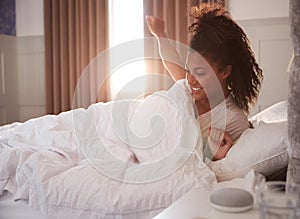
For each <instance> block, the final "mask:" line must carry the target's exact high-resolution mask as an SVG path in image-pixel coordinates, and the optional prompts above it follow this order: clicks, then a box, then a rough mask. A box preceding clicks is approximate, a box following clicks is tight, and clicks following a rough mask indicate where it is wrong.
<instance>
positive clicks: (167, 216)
mask: <svg viewBox="0 0 300 219" xmlns="http://www.w3.org/2000/svg"><path fill="white" fill-rule="evenodd" d="M210 194H211V192H210V191H205V190H200V189H194V190H191V191H190V192H188V193H187V194H186V195H184V196H183V197H181V198H180V199H179V200H178V201H176V202H175V203H173V204H172V205H171V206H169V207H168V208H167V209H165V210H164V211H162V212H161V213H160V214H158V215H157V216H156V217H155V219H256V218H257V219H258V218H259V216H258V210H257V206H256V204H254V205H253V207H252V208H251V209H250V210H248V211H245V212H241V213H227V212H222V211H218V210H216V209H214V208H213V207H212V206H211V205H210V202H209V200H210Z"/></svg>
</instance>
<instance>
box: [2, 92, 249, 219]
mask: <svg viewBox="0 0 300 219" xmlns="http://www.w3.org/2000/svg"><path fill="white" fill-rule="evenodd" d="M178 93H179V92H173V94H172V93H171V96H168V95H169V93H168V94H165V93H164V94H163V95H162V98H158V99H155V101H156V100H157V101H162V100H169V99H168V98H169V97H170V98H173V96H174V95H177V94H178ZM172 95H173V96H172ZM180 98H182V99H180ZM189 98H190V97H189ZM150 100H151V99H150ZM152 100H153V99H152ZM173 100H174V101H173V102H172V101H169V102H168V101H167V102H164V101H163V102H164V103H166V104H165V105H164V103H162V104H158V102H155V103H157V104H155V103H153V105H155V106H156V107H155V108H153V111H152V108H151V107H149V108H147V109H150V110H148V111H145V114H144V111H143V112H142V113H143V116H148V117H149V116H150V118H152V117H153V115H157V113H160V114H162V118H169V117H170V115H175V116H176V112H173V111H174V110H175V111H176V109H179V112H181V114H180V115H178V116H176V119H178V120H177V121H178V126H175V125H174V124H172V125H171V128H170V129H169V128H168V127H167V128H166V130H167V132H171V131H174V132H173V134H172V133H169V135H167V136H171V137H172V138H170V137H167V138H164V139H162V140H161V141H159V142H160V144H158V149H157V150H153V151H152V152H151V154H153V155H155V156H154V157H155V158H157V157H158V156H159V155H161V154H163V153H162V152H163V151H162V149H164V148H165V147H166V145H169V146H173V145H180V146H179V147H176V150H177V149H178V148H180V149H181V150H179V151H177V152H178V153H177V154H175V155H176V156H175V158H177V160H171V161H173V162H174V161H176V162H177V161H178V162H181V161H182V160H181V159H183V158H182V156H181V155H182V154H183V153H186V154H188V155H189V158H188V160H185V162H184V163H182V165H181V166H180V165H179V166H180V167H179V166H178V168H177V169H176V170H174V171H173V172H172V173H171V172H169V169H167V168H166V166H167V164H168V162H165V164H166V165H157V166H155V167H154V168H152V169H150V168H148V169H147V170H149V171H144V172H143V169H137V168H135V166H134V165H132V166H133V168H132V169H133V170H134V171H133V172H129V171H128V170H131V169H130V168H131V167H132V166H129V168H128V167H126V168H125V169H122V166H121V168H120V166H118V165H117V163H115V162H111V161H110V160H109V159H107V160H106V163H105V164H107V165H108V166H107V167H109V168H108V169H109V170H113V171H114V172H110V173H111V174H114V173H115V172H116V173H117V175H118V174H120V175H121V176H124V179H127V178H126V177H127V176H128V175H129V176H131V177H137V176H140V175H142V176H145V177H147V176H152V175H153V176H155V174H156V172H155V171H158V172H159V171H161V170H165V169H166V171H167V172H168V173H170V174H169V175H168V176H164V177H162V178H159V180H158V178H157V180H156V181H153V182H149V181H147V179H148V178H146V181H143V182H141V181H138V180H137V182H139V183H133V184H130V183H129V184H128V183H124V181H125V182H126V180H124V181H118V180H114V179H113V177H107V175H105V174H101V173H102V172H101V173H100V172H99V171H97V170H96V169H95V168H94V167H93V166H92V165H90V163H89V162H88V160H87V159H86V157H84V156H83V155H82V154H81V153H80V152H79V146H78V145H77V144H78V142H81V143H84V148H82V147H80V149H81V150H85V149H87V151H86V152H89V154H90V155H91V156H95V155H97V153H99V154H100V155H101V156H103V153H104V152H105V151H104V148H103V150H100V149H102V148H96V149H97V150H93V147H94V146H98V145H97V143H98V142H97V141H99V133H100V134H101V136H102V137H103V136H105V137H103V139H102V140H105V141H106V145H109V146H117V147H112V148H110V149H111V150H115V149H118V151H117V153H116V154H115V155H116V156H119V158H120V159H122V160H125V161H130V158H131V157H132V151H130V150H128V145H127V144H125V143H124V141H122V139H120V138H118V137H120V136H118V135H117V134H116V133H115V132H114V129H113V128H114V127H113V125H114V123H113V122H114V119H115V117H116V116H117V117H118V116H119V117H120V118H119V119H122V118H123V117H124V113H122V112H123V111H122V110H121V108H122V107H123V106H125V107H124V108H126V105H123V104H121V105H118V107H117V109H118V113H119V114H118V115H116V114H113V115H112V110H113V109H114V108H113V105H112V103H108V104H102V103H99V104H95V105H93V106H91V107H89V108H88V109H87V110H85V109H76V110H73V111H71V112H66V113H62V114H60V115H58V116H53V115H52V116H51V115H47V116H44V117H41V118H37V119H33V120H30V121H27V122H25V123H24V124H12V125H9V126H5V127H2V128H1V127H0V149H1V150H0V194H1V193H2V192H3V191H4V190H7V189H8V190H9V191H11V192H12V193H13V194H14V199H15V200H16V199H17V200H18V199H24V200H28V204H29V205H30V206H32V207H34V208H35V209H39V210H40V211H42V212H44V213H45V214H47V215H48V216H49V217H51V218H70V217H72V218H89V219H91V218H109V219H111V218H122V219H125V218H128V219H129V218H130V219H133V218H137V219H140V218H143V219H144V218H152V217H153V216H154V215H156V214H157V213H159V212H160V211H161V210H163V209H164V208H166V207H168V206H169V205H170V204H172V203H173V202H174V201H176V200H177V199H178V198H180V197H181V196H182V195H184V194H185V193H187V192H188V191H189V190H190V189H193V188H201V189H208V190H212V189H215V188H218V186H221V185H219V184H218V183H217V180H216V177H215V174H214V172H213V171H211V170H210V169H209V168H208V166H207V165H205V163H204V162H203V161H202V159H201V158H202V156H199V154H198V156H197V153H195V151H193V152H192V151H190V150H187V149H190V148H187V145H193V146H196V145H197V144H198V143H199V141H197V139H202V138H198V137H197V138H191V133H193V132H196V133H199V132H198V131H199V130H197V129H196V128H197V127H195V125H193V124H194V123H195V124H196V120H195V118H194V114H193V113H194V111H193V109H192V108H191V107H192V106H193V105H192V104H190V103H187V101H189V100H188V98H187V97H176V98H174V99H173ZM148 101H149V99H148ZM176 101H178V103H177V105H176ZM151 103H152V102H151ZM182 103H186V104H182ZM174 104H175V105H174ZM158 105H159V108H158V107H157V106H158ZM174 106H176V107H178V108H176V107H175V108H174ZM189 107H190V108H189ZM155 110H158V112H157V111H155ZM183 112H184V113H183ZM126 113H128V112H126ZM150 114H151V115H150ZM95 115H96V119H98V120H96V121H98V122H101V123H99V124H98V123H97V122H96V123H97V124H98V125H99V126H97V129H95V127H93V126H92V125H91V124H94V123H95ZM134 115H137V114H134ZM148 117H147V118H148ZM74 118H76V121H77V122H79V123H78V124H79V125H77V126H76V127H74V126H73V125H74ZM143 118H145V117H143ZM132 121H134V120H132ZM139 121H142V120H137V123H136V125H137V128H139V127H141V128H143V129H142V130H144V131H145V132H146V131H147V130H148V129H147V128H146V125H147V124H140V123H139ZM143 121H144V120H143ZM170 121H172V118H169V119H166V125H168V122H170ZM149 124H150V123H149ZM149 124H148V125H149ZM181 125H182V130H183V131H182V133H181V131H180V130H178V129H177V128H178V127H180V126H181ZM151 128H152V127H151ZM174 128H175V129H174ZM198 128H199V127H198ZM74 130H75V131H74ZM178 131H179V132H180V133H181V135H180V136H178ZM183 133H184V134H185V135H184V134H183ZM78 134H80V138H79V140H78V138H76V137H75V135H77V137H78ZM145 134H146V135H145V136H147V134H148V133H145ZM167 134H168V133H167ZM178 137H179V138H178ZM181 137H182V138H181ZM76 139H77V141H76ZM131 140H134V139H132V138H131ZM200 144H201V142H200ZM80 146H81V145H80ZM88 146H91V147H88ZM160 146H161V147H160ZM174 151H175V150H174ZM118 152H119V153H118ZM172 153H173V152H172ZM139 154H140V155H142V154H141V153H139ZM147 155H148V154H147ZM179 155H180V156H179ZM200 155H201V154H200ZM141 157H143V156H141ZM147 159H148V158H147ZM98 160H101V159H98ZM101 161H102V160H101ZM139 165H140V164H139ZM151 171H152V172H151ZM151 174H152V175H151ZM160 177H161V175H160ZM128 179H129V178H128ZM130 179H132V178H130ZM143 179H145V178H143ZM250 181H251V180H250ZM250 181H249V180H247V179H244V180H242V185H243V186H245V185H246V184H247V185H248V184H249V182H250ZM229 184H230V185H232V184H231V183H229ZM250 184H251V183H250ZM4 200H5V196H4ZM5 203H6V202H5V201H4V206H5ZM10 203H11V202H10ZM7 204H8V203H7ZM8 206H9V205H8ZM8 206H6V209H9V207H8ZM12 206H13V205H12ZM19 207H20V206H19ZM19 207H18V208H19ZM20 209H22V207H21V208H19V210H18V211H19V212H20ZM25 209H26V208H25ZM27 209H28V208H27ZM15 212H17V210H15ZM8 213H9V211H7V214H8ZM24 214H25V213H23V215H24ZM26 218H28V217H27V216H26Z"/></svg>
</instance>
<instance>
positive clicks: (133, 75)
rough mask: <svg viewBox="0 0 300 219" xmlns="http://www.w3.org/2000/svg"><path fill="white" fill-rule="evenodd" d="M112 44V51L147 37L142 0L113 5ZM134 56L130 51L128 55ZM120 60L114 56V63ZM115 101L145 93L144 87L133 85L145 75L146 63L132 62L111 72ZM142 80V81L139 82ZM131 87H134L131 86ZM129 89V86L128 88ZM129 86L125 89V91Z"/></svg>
mask: <svg viewBox="0 0 300 219" xmlns="http://www.w3.org/2000/svg"><path fill="white" fill-rule="evenodd" d="M109 10H110V11H109V12H110V13H109V14H110V16H109V25H110V27H109V41H110V43H109V44H110V47H115V46H116V47H117V46H118V45H119V44H121V43H125V42H128V41H132V40H135V39H142V38H143V37H144V17H143V1H142V0H130V1H124V0H111V1H109ZM143 51H144V50H143V48H142V53H143ZM128 52H130V51H128ZM117 58H118V57H113V56H112V55H111V56H110V61H111V62H113V61H114V59H117ZM110 72H111V76H110V83H111V98H112V100H114V99H116V98H117V99H118V98H131V97H136V95H138V94H141V93H143V92H144V87H145V82H144V83H138V84H137V83H132V82H133V80H135V79H137V78H138V77H140V76H142V75H144V72H145V71H144V62H143V61H142V60H139V61H136V60H128V62H127V63H122V65H121V66H118V67H117V68H116V69H110ZM140 79H141V78H139V82H141V81H140ZM129 84H131V86H128V85H129ZM126 85H127V86H126ZM124 86H125V87H124Z"/></svg>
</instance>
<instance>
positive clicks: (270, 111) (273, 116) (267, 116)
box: [250, 100, 288, 125]
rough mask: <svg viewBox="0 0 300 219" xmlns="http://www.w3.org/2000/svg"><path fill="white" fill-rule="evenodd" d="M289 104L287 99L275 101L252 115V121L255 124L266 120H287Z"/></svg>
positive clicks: (269, 121) (268, 121) (270, 121)
mask: <svg viewBox="0 0 300 219" xmlns="http://www.w3.org/2000/svg"><path fill="white" fill-rule="evenodd" d="M287 104H288V103H287V100H284V101H280V102H278V103H275V104H273V105H272V106H270V107H268V108H267V109H265V110H263V111H261V112H259V113H257V114H256V115H254V116H252V117H251V118H250V121H251V122H252V123H253V124H254V125H255V123H256V122H259V121H264V122H266V123H272V122H282V121H287Z"/></svg>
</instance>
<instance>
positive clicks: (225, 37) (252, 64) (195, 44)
mask: <svg viewBox="0 0 300 219" xmlns="http://www.w3.org/2000/svg"><path fill="white" fill-rule="evenodd" d="M191 15H192V16H193V17H194V18H195V22H194V23H193V24H192V25H191V26H190V27H189V30H190V31H192V32H193V33H194V34H193V37H192V39H191V42H190V47H191V48H192V49H193V50H195V51H197V52H199V53H200V54H201V55H203V56H204V57H206V58H208V59H209V60H211V61H212V62H213V63H214V64H216V66H217V67H218V70H223V69H224V68H225V67H226V66H228V65H231V66H232V71H231V74H230V76H228V78H227V79H226V83H227V87H228V89H229V91H230V92H231V94H232V96H233V99H234V101H235V103H236V104H237V105H238V106H239V107H240V108H241V109H243V110H244V111H245V112H246V113H248V112H249V108H250V105H252V104H253V103H254V102H255V101H256V99H257V97H258V93H259V90H260V87H261V82H262V79H263V75H262V70H261V68H260V67H259V65H258V64H257V62H256V60H255V56H254V53H253V51H252V49H251V47H250V42H249V40H248V38H247V36H246V34H245V33H244V31H243V30H242V28H241V27H239V25H238V24H237V23H236V22H235V21H234V20H233V19H232V18H231V16H230V13H229V12H228V11H226V10H225V8H224V6H222V5H221V4H219V3H203V4H200V5H199V6H195V7H193V8H192V10H191Z"/></svg>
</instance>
